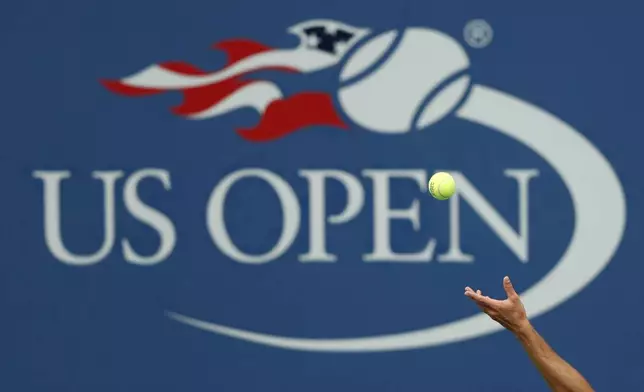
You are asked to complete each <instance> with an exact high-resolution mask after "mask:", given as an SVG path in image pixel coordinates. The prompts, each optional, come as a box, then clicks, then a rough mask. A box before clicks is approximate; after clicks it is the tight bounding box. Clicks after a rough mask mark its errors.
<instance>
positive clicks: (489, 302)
mask: <svg viewBox="0 0 644 392" xmlns="http://www.w3.org/2000/svg"><path fill="white" fill-rule="evenodd" d="M465 295H466V296H467V297H469V298H471V299H472V300H474V301H475V302H476V303H477V304H480V305H483V306H486V307H490V308H493V309H495V308H497V307H498V306H499V305H500V304H501V301H497V300H495V299H492V298H490V297H485V296H483V295H481V294H479V293H475V292H473V291H472V292H467V293H465Z"/></svg>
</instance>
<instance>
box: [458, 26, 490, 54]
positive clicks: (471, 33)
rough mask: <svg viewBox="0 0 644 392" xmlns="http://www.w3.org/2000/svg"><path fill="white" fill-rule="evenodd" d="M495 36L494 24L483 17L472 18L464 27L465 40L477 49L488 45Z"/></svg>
mask: <svg viewBox="0 0 644 392" xmlns="http://www.w3.org/2000/svg"><path fill="white" fill-rule="evenodd" d="M493 37H494V30H492V26H490V24H489V23H488V22H486V21H485V20H483V19H474V20H470V21H469V22H467V24H466V25H465V28H464V29H463V38H465V42H467V44H468V45H470V46H471V47H473V48H476V49H481V48H485V47H486V46H488V45H489V44H490V43H491V42H492V38H493Z"/></svg>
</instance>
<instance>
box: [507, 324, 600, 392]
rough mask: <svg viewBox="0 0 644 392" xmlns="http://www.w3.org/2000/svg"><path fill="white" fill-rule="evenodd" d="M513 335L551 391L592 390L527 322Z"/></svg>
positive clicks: (590, 391)
mask: <svg viewBox="0 0 644 392" xmlns="http://www.w3.org/2000/svg"><path fill="white" fill-rule="evenodd" d="M515 335H516V337H517V338H518V339H519V341H520V342H521V345H522V346H523V348H524V349H525V351H526V352H527V353H528V356H530V359H531V360H532V362H533V363H534V364H535V366H536V367H537V369H538V370H539V372H540V373H541V375H542V376H543V378H544V379H545V380H546V382H547V383H548V385H549V386H550V388H552V390H553V391H555V392H593V388H592V387H591V386H590V384H589V383H588V381H586V379H585V378H584V377H583V376H582V375H581V374H580V373H579V372H578V371H577V370H575V368H573V367H572V366H571V365H570V364H568V362H566V361H564V360H563V358H561V357H560V356H559V355H557V353H556V352H555V351H554V350H553V349H552V348H551V347H550V346H549V345H548V343H546V341H545V340H544V339H543V338H542V337H541V336H540V335H539V334H538V333H537V331H536V330H535V329H534V328H533V327H532V326H531V325H530V324H529V323H526V325H525V326H522V327H521V328H520V329H519V330H517V331H515Z"/></svg>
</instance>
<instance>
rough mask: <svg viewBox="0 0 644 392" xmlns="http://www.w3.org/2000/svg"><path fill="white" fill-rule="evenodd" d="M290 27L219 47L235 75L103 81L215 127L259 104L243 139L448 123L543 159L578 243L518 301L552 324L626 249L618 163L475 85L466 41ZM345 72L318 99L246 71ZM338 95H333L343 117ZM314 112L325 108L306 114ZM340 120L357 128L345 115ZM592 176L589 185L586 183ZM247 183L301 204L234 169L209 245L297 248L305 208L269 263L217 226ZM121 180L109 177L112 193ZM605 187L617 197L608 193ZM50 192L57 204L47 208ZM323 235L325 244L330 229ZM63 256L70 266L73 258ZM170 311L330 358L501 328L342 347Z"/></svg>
mask: <svg viewBox="0 0 644 392" xmlns="http://www.w3.org/2000/svg"><path fill="white" fill-rule="evenodd" d="M481 26H483V27H481ZM488 27H489V26H488ZM481 29H482V30H481ZM486 29H487V27H485V26H484V25H481V23H478V24H476V25H472V26H470V27H469V30H467V31H474V30H476V34H473V35H472V36H470V38H471V39H472V40H473V41H472V42H477V45H478V46H479V47H484V46H485V45H487V44H489V40H490V39H491V36H492V35H491V34H492V32H491V30H486ZM289 32H290V33H291V34H295V35H296V36H297V37H299V38H300V44H299V45H298V46H297V47H296V48H293V49H273V48H270V47H267V46H265V45H262V44H259V43H257V42H254V41H248V40H233V41H224V42H222V43H220V44H219V45H218V48H219V49H222V50H224V51H226V52H227V54H228V57H229V61H228V64H227V66H226V67H224V68H223V69H222V70H220V71H216V72H206V71H203V70H200V69H198V68H197V67H194V66H192V65H189V64H186V63H178V62H173V63H164V64H158V65H152V66H150V67H148V68H145V69H143V70H142V71H140V72H137V73H135V74H133V75H131V76H128V77H125V78H123V79H119V80H110V81H104V85H105V86H106V87H107V88H109V89H110V90H111V91H113V92H116V93H118V94H122V95H126V96H146V95H151V94H160V93H165V92H169V91H178V92H181V93H182V94H183V95H184V101H183V103H182V104H181V105H179V106H177V107H175V108H174V109H173V112H174V113H175V114H177V115H180V116H183V117H186V118H188V119H193V120H205V119H212V118H215V117H218V116H223V115H225V114H226V113H229V112H231V111H234V110H236V109H240V108H244V107H252V108H254V109H256V110H257V112H258V113H259V114H260V120H259V122H258V124H257V125H256V126H255V127H253V128H250V129H239V130H237V131H238V133H239V135H240V136H241V137H243V138H244V139H246V140H249V141H254V142H259V141H262V142H266V141H272V140H277V139H280V138H283V137H288V135H289V134H290V133H292V132H295V131H300V130H305V129H306V128H307V127H310V126H312V125H318V126H320V125H321V126H326V127H328V128H329V132H331V131H334V132H338V131H341V132H354V131H356V130H355V128H357V127H359V128H361V129H363V130H366V131H371V132H376V133H380V134H383V135H382V137H383V138H394V137H405V135H406V134H408V133H410V132H412V131H421V132H431V126H432V124H435V123H437V122H438V121H440V120H441V119H443V118H445V117H446V116H454V117H456V118H458V119H460V120H462V121H464V122H469V123H474V124H478V125H482V126H484V127H485V128H486V129H487V130H489V131H490V132H498V133H500V134H502V135H504V136H506V137H508V138H510V139H512V140H514V141H516V142H518V143H521V144H523V145H524V146H526V147H528V148H529V149H531V150H532V151H534V152H535V153H536V154H537V155H539V156H540V157H541V158H542V159H543V160H544V161H545V162H547V163H548V164H549V165H550V166H551V167H552V168H553V169H554V170H555V171H556V172H557V173H558V175H559V176H560V178H561V179H562V181H563V183H564V184H565V186H566V188H567V189H568V191H569V193H570V197H571V199H572V204H573V207H574V216H575V224H574V229H573V233H572V237H571V240H570V243H569V244H568V246H567V248H566V250H565V251H564V253H563V255H562V256H561V258H560V259H559V261H558V262H557V263H556V265H555V266H554V268H552V269H551V270H550V271H549V272H548V273H547V274H546V275H545V276H543V277H542V278H541V279H540V280H539V281H537V282H536V283H535V284H534V285H532V286H531V287H530V288H529V289H527V290H526V291H525V292H523V293H521V295H522V298H523V301H524V303H525V306H526V308H527V309H528V310H529V312H530V315H531V317H537V316H539V315H542V314H544V313H546V312H548V311H550V310H552V309H554V308H555V307H557V306H558V305H560V304H562V303H563V302H565V301H567V300H568V299H570V298H571V297H572V296H574V295H575V294H577V293H578V292H580V291H581V290H583V289H584V288H585V287H586V286H587V285H588V284H589V283H590V282H592V281H593V279H595V278H596V277H597V276H598V275H599V274H600V273H601V272H602V271H603V270H604V268H605V267H606V266H607V265H608V263H609V262H610V260H611V258H612V256H613V254H614V252H615V251H616V249H617V247H618V246H619V243H620V241H621V238H622V235H623V232H624V228H625V223H626V201H625V196H624V192H623V190H622V185H621V183H620V181H619V179H618V177H617V175H616V173H615V172H614V170H613V168H612V167H611V165H610V163H609V162H608V161H607V159H606V158H605V157H604V156H603V155H602V154H601V152H600V151H599V150H598V149H597V148H595V146H593V145H592V144H591V143H590V142H589V141H588V140H587V139H586V138H585V137H584V136H583V135H582V134H581V133H580V132H579V131H577V130H576V129H574V128H573V127H572V126H570V125H569V124H567V123H566V122H565V121H564V120H562V119H560V118H557V117H556V116H554V115H553V114H551V113H549V112H547V111H545V110H543V109H541V108H539V107H536V106H534V105H532V104H530V103H528V102H526V101H524V100H522V99H520V98H518V97H514V96H512V95H509V94H507V93H504V92H502V91H499V90H496V89H494V88H493V87H488V86H486V85H484V84H476V83H473V82H472V80H471V77H470V75H469V73H468V70H469V68H470V60H469V58H468V55H467V53H466V51H465V50H464V48H463V47H462V46H461V45H460V44H459V43H458V41H457V40H455V39H454V38H452V37H450V36H448V35H446V34H444V33H442V32H440V31H437V30H434V29H430V28H426V27H411V28H407V29H405V30H401V31H398V30H392V31H387V32H383V33H380V34H373V33H372V32H371V31H370V30H369V29H365V28H358V27H354V26H350V25H347V24H345V23H341V22H337V21H331V20H312V21H307V22H303V23H300V24H297V25H295V26H293V27H291V28H290V29H289ZM468 42H470V41H469V40H468ZM338 64H342V67H341V70H340V72H339V79H340V89H339V90H338V92H337V97H332V96H330V95H329V94H328V93H324V92H316V91H306V92H301V93H298V94H295V95H292V96H289V97H285V96H284V94H283V93H282V91H281V90H280V88H279V86H277V85H276V84H275V83H273V82H271V81H267V80H253V79H251V78H249V77H248V74H249V73H251V72H253V71H257V70H262V69H275V70H282V71H285V72H299V73H311V72H316V71H320V70H322V69H325V68H328V67H332V66H335V65H338ZM334 98H337V102H338V103H339V108H338V107H336V106H337V105H336V104H335V103H334V102H336V100H335V99H334ZM312 107H314V108H316V109H315V110H310V108H312ZM340 111H341V112H342V113H344V115H345V116H346V117H347V118H348V119H349V120H350V121H351V123H352V124H347V123H346V121H344V120H343V119H342V116H341V115H340ZM351 125H354V127H352V126H351ZM356 126H357V127H356ZM555 141H556V142H555ZM571 146H574V150H575V154H574V156H572V155H571V154H570V151H569V150H570V148H571ZM589 172H590V173H592V176H589V175H587V174H586V173H589ZM147 174H148V175H153V176H156V177H158V178H159V179H162V180H163V183H164V185H167V186H166V188H169V178H166V177H164V176H163V175H162V174H160V173H147ZM323 174H324V173H323ZM452 174H453V175H454V177H455V179H456V182H457V184H458V185H459V189H458V191H457V194H456V195H455V197H454V198H453V199H452V200H450V202H449V203H458V200H459V197H461V198H470V199H474V198H476V197H477V196H476V195H477V193H476V190H475V189H474V188H473V187H472V186H471V184H470V183H469V182H468V181H467V179H466V178H465V177H463V176H462V175H461V174H460V173H458V172H453V173H452ZM510 174H511V173H510ZM524 174H525V173H524ZM304 175H305V176H307V175H308V180H309V182H310V184H313V183H318V182H315V179H314V178H313V177H314V174H312V173H308V174H307V173H305V174H304ZM324 175H325V176H327V177H333V178H336V179H339V180H340V181H341V182H342V183H343V184H344V185H345V187H346V188H347V190H349V191H351V192H353V196H355V197H354V198H353V199H352V198H351V197H349V199H350V200H349V202H348V205H347V208H346V210H345V211H344V213H343V214H341V215H340V216H335V217H334V219H335V222H336V223H338V222H340V223H341V222H345V221H347V220H349V219H351V217H352V216H354V215H355V214H356V213H357V211H358V210H359V209H360V208H361V204H360V200H361V197H362V198H364V195H362V194H361V193H360V192H361V190H360V189H358V188H359V187H360V185H359V184H358V185H356V184H355V180H354V179H351V178H348V177H347V176H344V175H343V174H342V173H340V172H333V173H326V174H324ZM368 175H370V176H372V177H373V178H376V177H377V175H378V173H375V171H374V172H373V173H370V174H368ZM35 176H36V177H38V178H41V179H43V182H44V183H45V188H46V189H45V193H46V195H45V199H46V200H45V204H46V208H49V212H50V213H48V214H47V216H46V222H45V226H46V232H48V233H49V234H48V236H49V237H52V236H53V237H56V236H58V238H57V239H56V240H55V241H52V240H48V243H55V244H56V245H55V246H58V247H59V248H61V249H62V242H61V241H60V238H59V237H60V233H59V232H56V219H60V211H58V213H56V211H55V209H56V208H59V207H56V202H57V200H58V199H57V198H59V195H57V193H56V192H59V189H58V190H57V188H56V186H57V185H56V184H59V182H60V181H61V179H62V178H64V175H58V177H56V176H55V175H52V174H51V173H44V172H38V173H36V174H35ZM517 176H518V174H517ZM526 176H529V175H528V174H526ZM526 176H524V177H525V178H527V177H526ZM99 177H100V176H98V177H97V178H99ZM245 177H259V178H262V179H263V180H265V181H266V182H268V183H270V184H271V186H273V189H274V190H275V191H276V193H277V194H278V196H279V198H280V201H281V202H282V204H283V205H284V203H291V204H292V203H295V204H297V198H296V197H295V196H294V195H293V191H292V190H291V188H290V187H289V185H288V184H286V183H285V182H284V181H283V180H281V179H280V178H279V176H276V175H274V174H272V173H270V172H268V171H264V170H262V169H248V170H241V171H238V172H236V173H233V174H231V175H230V176H229V177H227V178H225V179H224V180H222V182H221V183H220V185H219V187H218V188H217V189H216V190H215V191H213V194H212V196H211V198H210V200H209V203H208V206H207V215H208V217H207V218H208V219H207V221H208V224H209V227H208V229H209V231H210V234H211V237H212V238H213V241H214V242H215V243H216V244H217V245H218V247H219V248H220V249H221V250H222V252H223V253H225V254H227V255H228V256H229V257H231V258H233V259H235V260H239V261H240V262H248V263H260V262H264V261H266V260H269V259H271V258H275V257H277V256H279V255H280V254H282V253H283V252H284V251H285V249H288V246H289V244H290V243H292V242H293V239H294V236H295V234H296V233H297V231H298V228H299V214H300V211H299V209H297V210H295V209H290V210H289V212H284V225H283V232H282V235H281V237H280V240H279V243H278V244H277V245H276V246H275V248H274V249H273V251H272V253H271V252H269V253H268V254H265V255H262V256H250V255H245V254H243V253H242V252H240V251H239V250H238V249H236V248H235V246H234V244H233V243H232V241H231V240H230V238H229V236H228V234H227V232H226V229H225V224H223V223H222V222H221V221H218V219H222V218H221V217H220V215H221V212H222V210H223V203H224V199H225V196H226V192H227V189H229V188H230V186H232V184H234V183H235V182H236V181H239V180H240V179H242V178H245ZM525 178H524V180H525ZM138 180H140V178H138ZM138 180H137V181H138ZM56 181H58V182H56ZM113 181H114V178H111V179H110V184H111V186H113ZM598 183H601V184H602V186H603V187H604V188H606V189H611V190H612V191H611V192H598V191H597V188H596V184H598ZM135 185H136V184H134V185H132V186H133V187H135ZM112 190H113V189H112ZM106 192H107V191H106ZM351 192H349V193H351ZM361 195H362V196H361ZM48 197H49V198H50V199H51V200H53V201H52V202H51V203H50V204H51V205H50V206H49V207H47V198H48ZM132 205H134V204H132ZM311 208H313V207H311ZM52 209H54V212H51V210H52ZM598 209H601V210H602V211H603V212H602V214H597V213H596V211H597V210H598ZM320 213H321V214H323V213H324V211H323V210H322V211H321V212H320ZM142 215H143V214H142ZM324 218H325V217H324V216H322V217H321V218H320V219H321V220H323V219H324ZM166 223H168V222H166ZM168 224H170V223H168ZM47 227H51V230H50V229H47ZM48 230H50V231H48ZM507 236H509V237H511V236H510V235H509V234H508V235H507ZM173 238H174V237H173ZM320 238H322V239H320V241H323V232H322V237H320ZM173 240H174V239H173ZM508 242H509V243H511V242H512V241H511V240H508ZM317 246H318V248H316V249H317V251H314V250H311V251H310V254H309V256H310V257H314V256H315V257H329V258H331V257H332V256H331V255H329V254H327V253H326V252H324V244H323V243H322V244H320V243H318V244H317ZM51 248H52V247H51V246H50V249H51ZM170 248H171V247H170ZM513 251H514V252H515V254H517V255H519V258H521V255H522V252H523V247H522V245H521V243H520V241H515V245H514V249H513ZM130 252H131V250H130ZM280 252H281V253H280ZM315 252H317V253H315ZM311 255H314V256H311ZM372 256H373V257H378V251H374V253H373V255H372ZM66 257H68V260H74V259H73V257H71V256H70V255H67V256H66ZM167 315H168V317H170V318H172V319H173V320H176V321H178V322H180V323H184V324H186V325H188V326H192V327H195V328H199V329H202V330H205V331H210V332H214V333H217V334H221V335H226V336H229V337H232V338H237V339H241V340H246V341H249V342H254V343H257V344H264V345H269V346H274V347H279V348H284V349H292V350H304V351H327V352H374V351H390V350H407V349H417V348H423V347H432V346H437V345H443V344H448V343H454V342H459V341H464V340H467V339H472V338H476V337H480V336H484V335H487V334H490V333H493V332H496V331H499V330H501V329H502V327H501V326H500V325H498V324H496V323H494V322H492V321H491V320H489V319H488V317H487V316H486V315H484V314H476V315H472V316H469V317H466V318H462V319H458V320H454V321H450V322H447V323H444V324H441V325H436V326H432V327H428V328H425V329H418V330H414V331H407V332H401V333H396V334H387V335H378V336H363V337H357V338H346V339H345V338H339V339H325V338H298V337H292V336H281V335H276V334H267V333H262V332H261V331H251V330H244V329H238V328H232V327H230V326H227V325H221V324H217V323H213V322H211V321H206V320H201V319H197V318H194V317H191V316H190V315H186V314H182V313H181V312H180V310H177V309H173V310H170V311H168V313H167Z"/></svg>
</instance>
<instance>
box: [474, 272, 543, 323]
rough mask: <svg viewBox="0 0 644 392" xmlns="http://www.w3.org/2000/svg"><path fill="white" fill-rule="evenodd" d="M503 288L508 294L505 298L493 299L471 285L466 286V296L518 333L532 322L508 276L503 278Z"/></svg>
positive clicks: (497, 320)
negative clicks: (473, 288)
mask: <svg viewBox="0 0 644 392" xmlns="http://www.w3.org/2000/svg"><path fill="white" fill-rule="evenodd" d="M503 288H504V289H505V293H506V294H507V296H508V298H507V299H505V300H497V299H492V298H490V297H488V296H484V295H483V293H481V290H477V291H474V290H472V289H471V288H470V287H466V288H465V296H467V297H469V298H470V299H471V300H472V301H474V302H475V303H476V304H477V305H478V306H479V308H481V310H482V311H483V312H485V313H486V314H487V315H488V316H490V317H491V318H492V319H493V320H494V321H496V322H498V323H499V324H501V325H502V326H504V327H505V328H506V329H508V330H510V331H512V332H514V333H518V332H520V331H521V330H523V329H524V328H528V327H530V322H529V321H528V316H527V314H526V311H525V308H524V307H523V303H522V302H521V299H520V298H519V294H517V292H516V291H514V287H512V282H510V278H508V277H507V276H506V277H505V278H503Z"/></svg>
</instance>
